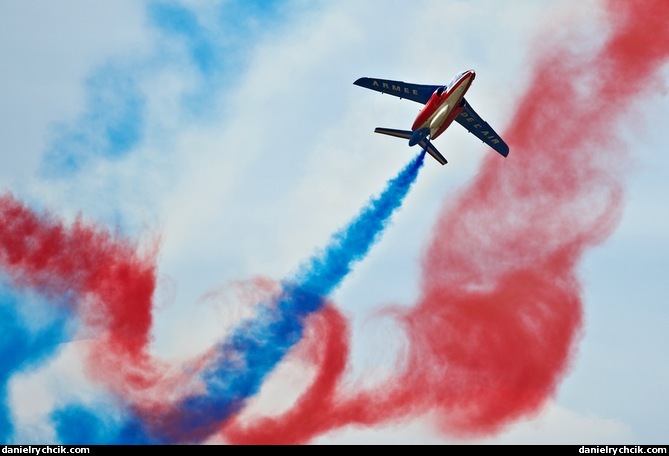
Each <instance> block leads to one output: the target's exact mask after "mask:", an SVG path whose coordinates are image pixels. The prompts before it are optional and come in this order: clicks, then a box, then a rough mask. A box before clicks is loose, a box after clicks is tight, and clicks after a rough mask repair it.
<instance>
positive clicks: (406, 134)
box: [374, 127, 448, 165]
mask: <svg viewBox="0 0 669 456" xmlns="http://www.w3.org/2000/svg"><path fill="white" fill-rule="evenodd" d="M374 133H380V134H382V135H388V136H394V137H396V138H404V139H411V136H412V135H413V132H412V131H410V130H394V129H392V128H381V127H378V128H376V129H374ZM418 145H419V146H420V147H422V148H423V150H425V151H427V153H428V154H430V155H432V157H434V159H435V160H437V161H438V162H439V163H440V164H442V165H445V164H446V163H448V162H447V161H446V159H445V158H444V156H443V155H441V153H439V151H438V150H437V148H436V147H434V145H433V144H432V142H431V141H428V140H427V139H423V140H421V141H420V142H419V143H418Z"/></svg>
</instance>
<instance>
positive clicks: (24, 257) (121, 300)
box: [0, 195, 160, 388]
mask: <svg viewBox="0 0 669 456" xmlns="http://www.w3.org/2000/svg"><path fill="white" fill-rule="evenodd" d="M0 269H2V271H4V273H6V274H7V276H8V277H9V278H10V279H11V280H12V281H13V282H14V284H15V285H16V286H18V287H25V288H28V287H30V288H32V289H34V290H36V291H39V292H41V293H43V294H45V295H47V296H49V297H58V296H69V297H70V299H71V304H70V305H72V306H73V309H71V310H75V311H76V313H77V314H78V315H79V316H80V318H81V319H82V322H83V326H84V328H85V330H86V331H88V332H87V335H89V336H94V337H95V339H94V340H95V342H94V343H93V348H92V350H91V351H90V357H91V361H92V364H93V366H94V368H92V369H91V371H92V372H94V373H95V376H96V377H101V376H105V375H107V374H109V373H110V372H113V373H114V374H115V378H117V379H121V378H122V380H123V381H122V382H120V381H119V385H120V384H123V385H127V388H145V387H146V386H147V383H148V382H149V379H150V378H151V377H152V376H153V377H154V378H155V379H157V378H158V377H159V375H158V372H155V371H157V370H160V369H159V366H158V365H157V364H156V363H149V358H148V356H147V355H146V353H145V350H146V347H147V344H148V342H149V336H150V333H149V331H150V329H151V323H152V317H151V305H152V301H151V299H152V295H153V292H154V289H155V285H156V278H155V252H149V253H148V254H147V255H146V256H145V257H141V256H140V255H138V254H137V251H136V246H135V245H132V244H131V243H130V242H128V241H127V240H124V239H120V238H115V237H114V236H112V235H111V234H110V233H108V232H106V231H104V230H101V229H99V228H94V227H92V226H89V225H87V224H85V223H84V222H82V221H81V220H77V221H75V223H74V224H73V225H72V226H69V227H68V226H66V225H64V224H63V223H62V222H60V221H58V220H57V219H55V218H54V217H51V216H49V215H46V214H45V215H38V214H36V213H35V212H34V211H32V210H31V209H29V208H27V207H26V206H24V205H23V204H21V203H20V202H18V201H17V200H16V199H15V198H14V197H13V196H11V195H3V196H0ZM110 360H116V361H119V360H123V363H122V364H121V363H111V362H110ZM105 364H106V365H107V366H106V368H105ZM112 364H114V365H113V366H112ZM122 367H125V368H123V369H121V368H122ZM138 370H142V371H143V372H142V374H141V375H138V374H137V371H138ZM119 388H120V386H119Z"/></svg>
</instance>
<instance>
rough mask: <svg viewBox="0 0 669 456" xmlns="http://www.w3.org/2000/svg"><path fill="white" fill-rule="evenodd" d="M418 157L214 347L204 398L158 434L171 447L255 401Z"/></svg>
mask: <svg viewBox="0 0 669 456" xmlns="http://www.w3.org/2000/svg"><path fill="white" fill-rule="evenodd" d="M424 157H425V153H424V152H423V153H421V154H420V155H418V156H417V157H416V158H415V159H414V160H412V161H411V162H410V163H409V165H408V166H406V167H405V168H404V169H403V170H402V171H401V172H400V173H399V174H398V175H397V176H396V177H395V178H394V179H392V180H391V181H390V182H389V183H388V185H387V187H386V189H385V190H384V192H383V193H382V194H381V195H380V196H379V197H378V198H376V199H372V200H371V201H370V202H369V203H368V205H367V206H366V207H365V208H364V209H363V210H362V211H361V212H360V213H359V214H358V216H357V217H356V218H355V219H353V221H352V222H351V223H350V224H349V225H348V226H347V227H346V228H344V229H343V230H341V231H339V232H338V233H336V234H335V235H334V236H333V237H332V240H331V241H330V243H329V245H328V246H327V247H326V248H325V249H324V250H323V251H322V252H320V253H319V254H317V255H315V256H314V257H312V258H311V259H310V260H309V261H307V262H306V263H305V264H304V265H303V266H302V267H300V268H299V270H298V273H297V274H296V276H295V277H294V278H293V279H292V280H289V281H286V282H284V283H283V286H282V289H283V291H282V292H281V294H280V295H279V296H278V297H277V298H275V300H274V301H273V302H272V303H270V304H267V305H265V306H262V307H261V310H260V311H259V314H258V315H257V316H256V317H255V318H254V319H253V320H251V321H249V322H246V323H245V324H243V325H241V326H240V327H238V328H237V330H236V331H235V332H234V333H233V334H232V335H231V336H230V337H229V338H228V339H227V340H225V341H223V342H222V343H220V344H219V345H218V347H217V357H216V359H215V361H214V362H212V363H211V364H210V367H209V368H208V369H206V370H205V371H204V373H203V380H204V382H205V385H206V388H207V393H206V394H202V395H198V396H191V397H189V398H187V399H186V400H184V401H183V402H182V403H180V404H178V405H177V406H176V407H175V409H176V411H175V414H178V416H172V417H168V418H167V420H165V422H164V423H163V425H162V426H161V427H162V428H161V429H160V430H159V432H160V433H161V434H163V435H165V436H166V438H168V439H170V440H173V441H181V442H183V441H190V442H194V441H200V440H202V439H204V438H206V437H208V436H209V435H211V434H212V433H213V432H215V430H216V427H217V426H220V422H221V421H222V420H225V419H226V418H228V417H230V416H231V415H233V414H234V413H236V412H237V411H239V410H240V409H241V408H242V406H243V405H244V401H245V400H246V399H247V398H248V397H250V396H252V395H254V394H256V393H257V392H258V391H259V390H260V387H261V385H262V382H263V380H264V379H265V377H266V376H267V375H268V374H269V373H270V372H271V371H272V370H273V369H274V367H275V366H276V365H277V364H278V363H279V362H280V361H281V359H282V358H283V357H284V356H285V355H286V353H287V352H288V351H289V350H290V348H291V347H293V346H294V345H295V344H296V343H297V342H298V341H299V340H300V339H301V337H302V331H303V324H304V318H305V317H307V316H308V315H309V314H311V313H313V312H315V311H317V310H319V309H320V308H321V307H322V306H323V302H324V297H326V296H328V295H329V294H331V293H332V292H333V291H334V290H335V289H336V288H337V287H338V286H339V285H340V284H341V282H342V280H343V279H344V278H345V277H346V276H347V275H348V274H349V273H350V272H351V268H352V266H353V265H354V264H355V263H356V262H358V261H360V260H361V259H363V258H364V257H365V255H366V254H367V253H368V252H369V250H370V248H371V247H372V245H374V244H375V243H376V242H377V241H378V239H379V238H380V235H381V233H382V232H383V230H384V229H385V227H386V225H387V224H388V221H389V219H390V216H391V215H392V214H393V212H394V211H395V210H396V209H397V208H398V207H400V205H401V204H402V201H403V200H404V198H405V197H406V195H407V193H408V192H409V190H410V188H411V185H412V184H413V183H414V182H415V180H416V178H417V176H418V171H419V170H420V168H421V167H422V165H423V162H424Z"/></svg>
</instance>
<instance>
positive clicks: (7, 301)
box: [0, 284, 66, 443]
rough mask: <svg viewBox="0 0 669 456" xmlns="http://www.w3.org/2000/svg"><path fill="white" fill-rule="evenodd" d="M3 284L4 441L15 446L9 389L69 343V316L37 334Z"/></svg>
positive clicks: (0, 375) (0, 399) (0, 404)
mask: <svg viewBox="0 0 669 456" xmlns="http://www.w3.org/2000/svg"><path fill="white" fill-rule="evenodd" d="M3 288H4V287H3V285H2V284H0V321H1V322H2V331H0V441H1V442H4V443H9V442H12V440H13V433H14V425H13V423H12V420H11V412H10V409H9V406H8V401H7V400H8V393H9V391H8V385H9V382H10V380H11V378H12V376H13V375H14V374H16V373H18V372H20V371H22V370H24V369H26V368H29V367H30V366H32V365H34V364H37V363H39V362H42V361H44V360H45V359H46V358H48V357H49V356H51V355H53V354H54V352H55V351H56V349H57V347H58V345H59V344H60V343H62V342H64V341H65V338H66V325H65V316H59V317H58V318H57V319H55V321H53V322H51V323H49V324H48V325H45V326H43V327H41V328H40V329H38V330H33V329H31V328H30V327H29V325H27V324H26V322H25V321H24V318H23V317H22V316H21V315H20V314H19V312H18V309H19V304H20V303H19V298H17V296H15V295H14V294H10V293H8V292H6V291H4V290H3Z"/></svg>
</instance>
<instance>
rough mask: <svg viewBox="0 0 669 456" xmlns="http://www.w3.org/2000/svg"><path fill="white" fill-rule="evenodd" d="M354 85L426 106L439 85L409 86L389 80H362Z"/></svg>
mask: <svg viewBox="0 0 669 456" xmlns="http://www.w3.org/2000/svg"><path fill="white" fill-rule="evenodd" d="M353 84H355V85H357V86H360V87H364V88H366V89H371V90H376V91H377V92H381V93H389V94H390V95H395V96H396V97H400V98H406V99H407V100H411V101H415V102H417V103H421V104H425V103H427V100H429V99H430V97H431V96H432V94H433V93H434V91H435V90H437V89H438V88H439V87H442V86H438V85H421V84H409V83H408V82H402V81H391V80H389V79H375V78H360V79H358V80H357V81H355V82H354V83H353Z"/></svg>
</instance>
